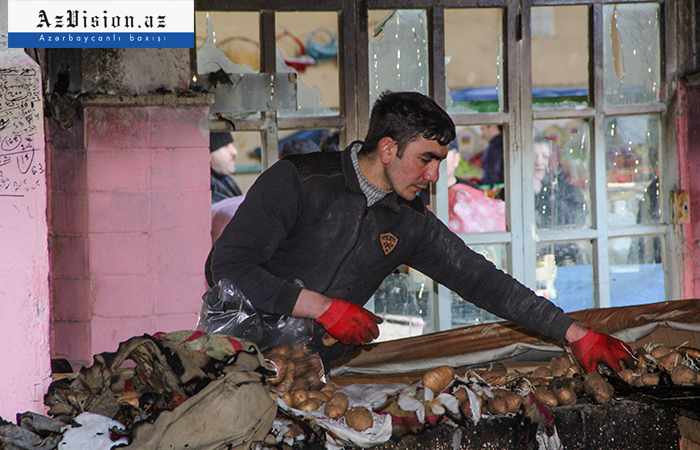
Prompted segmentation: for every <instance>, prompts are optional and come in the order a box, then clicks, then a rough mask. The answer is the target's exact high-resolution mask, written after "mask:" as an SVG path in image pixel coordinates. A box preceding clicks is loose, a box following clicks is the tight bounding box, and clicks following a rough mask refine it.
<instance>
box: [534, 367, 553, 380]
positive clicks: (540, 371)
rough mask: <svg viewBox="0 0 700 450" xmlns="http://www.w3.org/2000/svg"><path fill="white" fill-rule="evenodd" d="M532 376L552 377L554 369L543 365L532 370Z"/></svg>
mask: <svg viewBox="0 0 700 450" xmlns="http://www.w3.org/2000/svg"><path fill="white" fill-rule="evenodd" d="M532 376H533V377H534V378H550V377H551V376H552V371H551V370H550V369H549V367H545V366H541V367H538V368H537V369H535V371H534V372H532Z"/></svg>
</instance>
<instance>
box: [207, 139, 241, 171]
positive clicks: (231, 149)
mask: <svg viewBox="0 0 700 450" xmlns="http://www.w3.org/2000/svg"><path fill="white" fill-rule="evenodd" d="M236 155H238V151H237V150H236V146H235V145H233V143H229V144H226V145H224V146H223V147H219V148H218V149H216V150H214V151H213V152H211V155H210V159H211V169H212V170H213V171H214V172H216V173H218V174H219V175H233V174H234V172H235V171H236Z"/></svg>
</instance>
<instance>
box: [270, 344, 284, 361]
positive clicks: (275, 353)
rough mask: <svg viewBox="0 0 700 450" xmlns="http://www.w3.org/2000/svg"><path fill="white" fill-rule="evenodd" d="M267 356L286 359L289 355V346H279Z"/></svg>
mask: <svg viewBox="0 0 700 450" xmlns="http://www.w3.org/2000/svg"><path fill="white" fill-rule="evenodd" d="M267 354H268V355H270V356H283V357H285V358H286V357H287V356H288V355H289V346H288V345H279V346H277V347H273V348H272V349H270V351H269V352H267Z"/></svg>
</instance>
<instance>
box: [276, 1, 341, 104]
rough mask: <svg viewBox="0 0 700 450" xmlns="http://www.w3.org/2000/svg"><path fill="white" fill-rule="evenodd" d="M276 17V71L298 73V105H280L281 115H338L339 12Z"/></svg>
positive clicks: (302, 13)
mask: <svg viewBox="0 0 700 450" xmlns="http://www.w3.org/2000/svg"><path fill="white" fill-rule="evenodd" d="M275 18H276V36H277V72H282V73H296V74H297V107H296V109H294V108H280V110H279V111H278V115H279V116H280V117H290V116H293V117H300V116H335V115H338V111H339V110H340V76H339V71H338V67H339V62H338V13H336V12H278V13H276V15H275Z"/></svg>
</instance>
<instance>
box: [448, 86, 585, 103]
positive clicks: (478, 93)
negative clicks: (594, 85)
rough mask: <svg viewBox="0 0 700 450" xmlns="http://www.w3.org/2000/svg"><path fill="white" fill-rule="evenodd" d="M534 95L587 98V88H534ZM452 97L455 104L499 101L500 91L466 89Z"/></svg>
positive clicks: (487, 88) (541, 96) (484, 88)
mask: <svg viewBox="0 0 700 450" xmlns="http://www.w3.org/2000/svg"><path fill="white" fill-rule="evenodd" d="M532 95H533V97H535V98H556V97H585V96H587V95H588V89H587V88H534V89H533V90H532ZM450 97H452V100H454V101H455V102H477V101H494V102H495V101H498V89H496V87H495V86H493V87H480V88H465V89H459V90H454V91H450Z"/></svg>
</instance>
